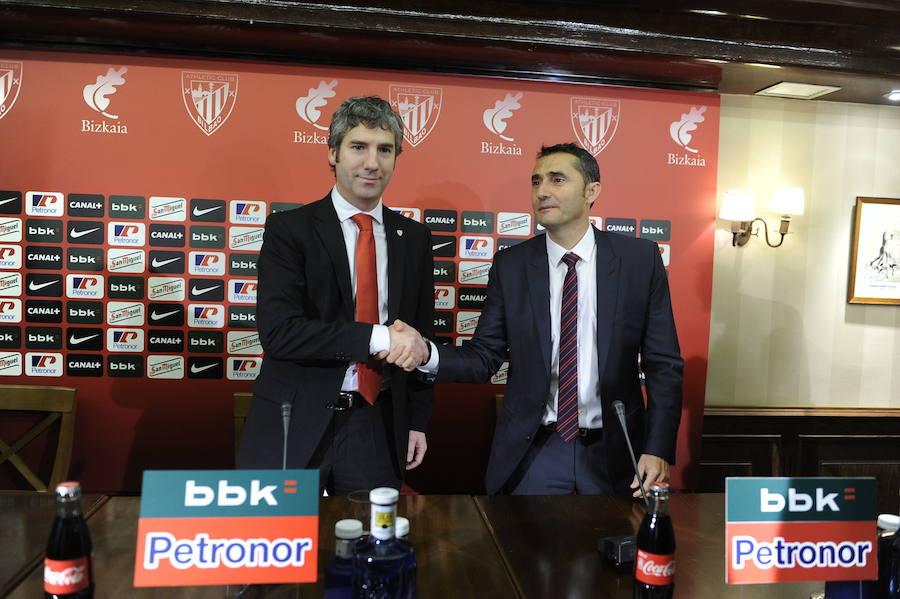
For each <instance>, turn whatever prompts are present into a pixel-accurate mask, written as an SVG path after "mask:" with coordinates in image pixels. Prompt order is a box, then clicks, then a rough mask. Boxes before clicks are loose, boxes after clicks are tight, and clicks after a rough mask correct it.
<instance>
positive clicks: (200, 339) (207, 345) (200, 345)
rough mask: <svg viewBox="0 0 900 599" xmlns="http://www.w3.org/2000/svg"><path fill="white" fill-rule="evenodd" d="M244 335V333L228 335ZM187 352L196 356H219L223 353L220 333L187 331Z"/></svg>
mask: <svg viewBox="0 0 900 599" xmlns="http://www.w3.org/2000/svg"><path fill="white" fill-rule="evenodd" d="M228 334H229V335H232V334H234V335H246V333H228ZM188 351H189V352H191V353H196V354H221V353H223V351H224V341H223V335H222V331H188Z"/></svg>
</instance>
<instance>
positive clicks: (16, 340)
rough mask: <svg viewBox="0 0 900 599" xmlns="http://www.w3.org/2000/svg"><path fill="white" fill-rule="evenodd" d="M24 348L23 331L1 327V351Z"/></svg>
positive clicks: (17, 328) (18, 328)
mask: <svg viewBox="0 0 900 599" xmlns="http://www.w3.org/2000/svg"><path fill="white" fill-rule="evenodd" d="M20 347H22V329H21V328H20V327H14V326H13V327H11V326H6V325H0V349H19V348H20Z"/></svg>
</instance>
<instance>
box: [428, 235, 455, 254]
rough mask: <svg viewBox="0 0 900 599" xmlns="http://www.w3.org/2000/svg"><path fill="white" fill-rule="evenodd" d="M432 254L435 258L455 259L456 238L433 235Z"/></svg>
mask: <svg viewBox="0 0 900 599" xmlns="http://www.w3.org/2000/svg"><path fill="white" fill-rule="evenodd" d="M431 254H432V255H433V256H434V257H435V258H455V257H456V237H453V236H452V235H432V236H431Z"/></svg>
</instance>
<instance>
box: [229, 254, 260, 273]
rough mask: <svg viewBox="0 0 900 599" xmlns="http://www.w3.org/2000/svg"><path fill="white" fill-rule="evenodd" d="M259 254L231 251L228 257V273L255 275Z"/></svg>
mask: <svg viewBox="0 0 900 599" xmlns="http://www.w3.org/2000/svg"><path fill="white" fill-rule="evenodd" d="M257 260H259V254H238V253H233V254H231V255H230V256H229V257H228V274H230V275H234V276H238V277H255V276H256V273H257V270H256V262H257Z"/></svg>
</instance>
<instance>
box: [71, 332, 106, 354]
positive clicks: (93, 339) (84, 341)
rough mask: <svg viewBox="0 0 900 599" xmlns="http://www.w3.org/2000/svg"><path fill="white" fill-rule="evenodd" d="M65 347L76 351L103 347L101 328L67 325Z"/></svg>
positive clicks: (98, 349) (97, 349) (95, 349)
mask: <svg viewBox="0 0 900 599" xmlns="http://www.w3.org/2000/svg"><path fill="white" fill-rule="evenodd" d="M66 348H67V349H70V350H77V351H100V350H102V349H103V329H100V328H83V327H69V328H67V329H66Z"/></svg>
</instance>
